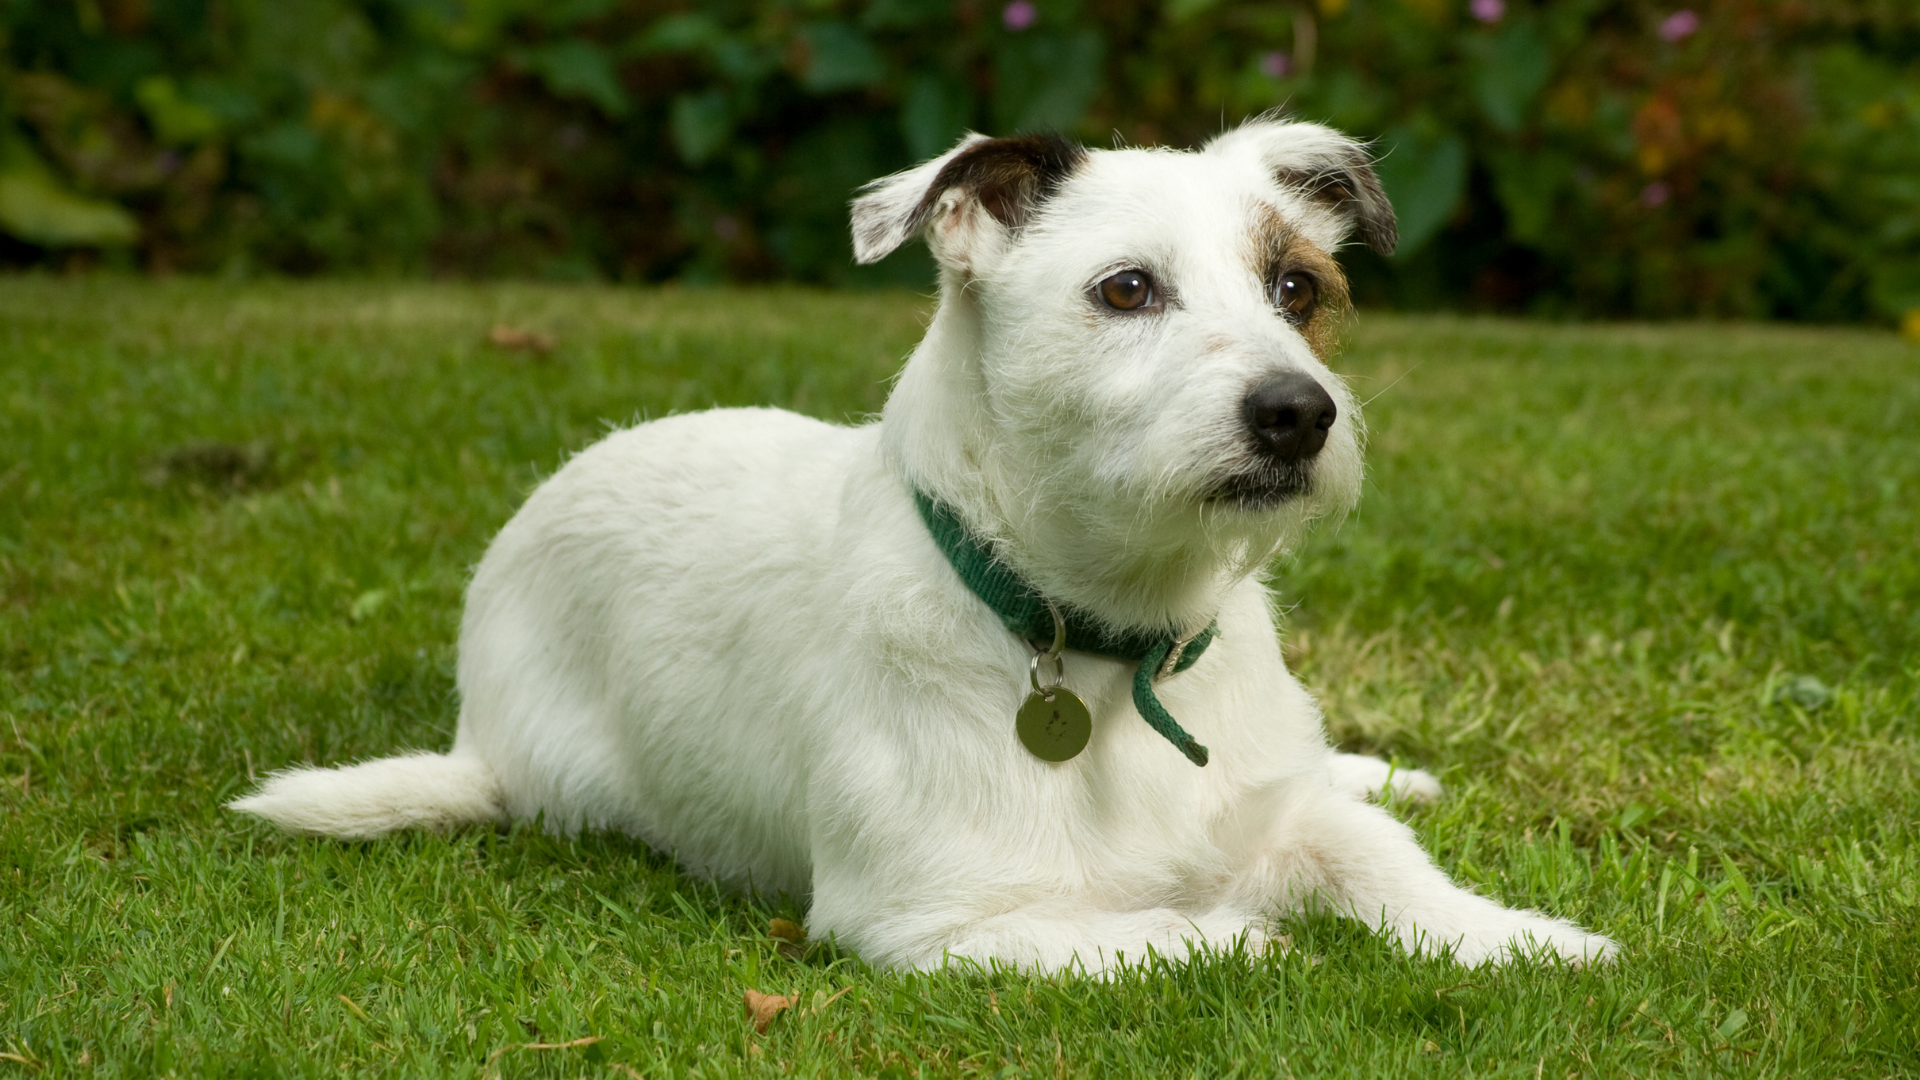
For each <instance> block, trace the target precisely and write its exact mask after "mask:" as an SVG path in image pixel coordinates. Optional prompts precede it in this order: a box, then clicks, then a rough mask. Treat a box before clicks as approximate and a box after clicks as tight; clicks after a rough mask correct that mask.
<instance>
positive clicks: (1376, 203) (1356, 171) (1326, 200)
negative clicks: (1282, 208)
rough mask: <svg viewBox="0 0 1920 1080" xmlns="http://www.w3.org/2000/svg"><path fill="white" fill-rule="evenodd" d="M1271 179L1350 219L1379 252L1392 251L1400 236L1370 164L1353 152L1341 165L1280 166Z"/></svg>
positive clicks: (1384, 253)
mask: <svg viewBox="0 0 1920 1080" xmlns="http://www.w3.org/2000/svg"><path fill="white" fill-rule="evenodd" d="M1274 179H1275V180H1278V181H1279V182H1280V185H1281V186H1282V187H1290V188H1297V189H1299V190H1301V191H1302V192H1304V193H1305V194H1306V196H1307V197H1308V198H1310V199H1312V200H1314V201H1315V202H1317V203H1320V204H1321V205H1323V206H1325V207H1327V208H1328V209H1330V210H1332V211H1333V212H1334V213H1336V214H1339V215H1340V216H1342V217H1345V218H1347V219H1349V220H1350V221H1352V222H1353V225H1354V227H1355V228H1356V229H1357V230H1359V233H1360V238H1361V239H1362V240H1364V241H1366V245H1367V246H1368V247H1370V248H1372V249H1373V250H1375V251H1377V252H1379V253H1380V254H1382V255H1391V254H1393V248H1394V245H1395V244H1397V243H1399V239H1400V235H1399V223H1398V222H1397V221H1396V219H1395V218H1394V215H1393V204H1392V203H1391V202H1388V201H1387V192H1386V189H1385V188H1382V187H1381V186H1380V178H1379V177H1377V176H1375V175H1374V174H1373V166H1372V165H1370V164H1368V163H1367V160H1366V159H1365V158H1364V157H1361V156H1359V155H1358V152H1357V151H1356V156H1355V157H1354V158H1353V159H1352V160H1351V161H1348V162H1345V163H1343V164H1340V165H1332V166H1322V167H1310V168H1291V169H1281V170H1279V171H1278V172H1277V173H1275V174H1274Z"/></svg>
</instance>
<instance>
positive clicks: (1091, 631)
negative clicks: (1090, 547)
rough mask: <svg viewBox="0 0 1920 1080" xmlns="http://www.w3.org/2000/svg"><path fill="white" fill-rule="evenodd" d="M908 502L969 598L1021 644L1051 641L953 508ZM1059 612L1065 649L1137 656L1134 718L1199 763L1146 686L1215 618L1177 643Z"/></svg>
mask: <svg viewBox="0 0 1920 1080" xmlns="http://www.w3.org/2000/svg"><path fill="white" fill-rule="evenodd" d="M913 502H914V505H915V506H918V507H919V508H920V520H922V521H924V522H926V523H927V531H928V532H930V533H932V534H933V541H934V543H936V544H938V545H940V551H941V552H942V553H943V554H945V555H946V557H947V562H949V563H951V564H953V569H954V570H955V572H957V573H958V574H959V575H960V580H961V581H964V582H966V584H967V588H969V589H972V590H973V593H974V595H975V596H978V597H979V598H980V599H981V600H984V601H986V604H987V606H988V607H989V608H992V609H993V613H994V614H995V615H998V616H1000V621H1001V622H1002V623H1004V624H1006V627H1007V629H1008V630H1011V631H1013V632H1014V633H1015V634H1017V635H1019V636H1020V637H1021V638H1022V639H1023V640H1026V641H1029V642H1033V641H1051V640H1053V614H1052V612H1050V611H1049V610H1048V608H1047V601H1046V598H1045V597H1043V596H1041V595H1040V593H1039V590H1037V589H1035V588H1034V587H1033V586H1032V585H1030V584H1028V583H1027V581H1026V579H1024V578H1022V577H1021V576H1020V575H1019V574H1017V573H1015V572H1014V570H1013V568H1012V567H1009V566H1008V565H1007V564H1005V563H1003V562H1001V561H1000V560H999V559H997V558H995V557H994V554H993V552H992V551H990V550H988V548H987V546H986V545H985V544H983V543H981V542H980V541H979V539H977V538H976V537H975V536H974V535H973V534H972V533H971V532H968V531H967V527H966V525H965V524H964V523H962V522H961V520H960V516H959V515H958V514H956V513H954V510H953V507H951V506H948V505H947V504H945V503H942V502H938V501H936V500H935V499H934V498H933V496H931V495H928V494H927V493H926V492H924V491H921V490H920V489H918V488H915V489H914V492H913ZM1061 615H1062V617H1063V618H1064V619H1065V621H1066V624H1067V648H1069V649H1073V650H1075V651H1077V652H1087V653H1094V654H1095V655H1098V656H1107V657H1112V658H1113V659H1115V660H1126V661H1139V664H1140V669H1139V670H1138V671H1137V672H1135V673H1134V676H1133V705H1134V708H1136V709H1139V710H1140V715H1141V717H1142V718H1143V719H1145V720H1146V722H1147V724H1148V725H1149V726H1151V727H1152V728H1153V730H1155V731H1157V732H1159V733H1160V734H1161V735H1163V736H1165V737H1166V740H1167V741H1168V742H1170V743H1172V744H1173V745H1174V746H1175V747H1177V748H1178V749H1179V751H1180V752H1181V753H1183V754H1185V755H1186V756H1187V760H1188V761H1191V762H1193V763H1194V764H1195V765H1205V764H1206V763H1207V748H1206V747H1204V746H1201V745H1200V744H1199V743H1197V742H1194V741H1193V736H1191V735H1189V734H1187V733H1186V731H1185V730H1183V729H1182V728H1181V727H1180V725H1179V723H1177V722H1176V721H1175V720H1174V719H1173V716H1172V714H1170V713H1168V712H1167V707H1166V706H1165V705H1162V704H1160V699H1159V698H1158V697H1156V696H1155V695H1154V692H1153V680H1154V679H1156V678H1159V677H1161V676H1163V675H1167V674H1173V673H1176V672H1181V671H1185V670H1187V669H1188V668H1190V667H1192V666H1193V665H1194V663H1195V662H1196V661H1198V660H1199V659H1200V654H1202V653H1204V652H1206V651H1207V646H1208V645H1211V644H1213V639H1214V638H1215V637H1216V636H1218V635H1219V633H1220V624H1219V622H1218V621H1215V622H1212V623H1209V624H1207V628H1206V629H1205V630H1202V631H1200V632H1199V633H1198V634H1195V635H1194V636H1193V637H1192V639H1191V640H1188V641H1184V642H1183V641H1182V640H1181V639H1180V636H1179V635H1178V634H1176V633H1173V632H1170V631H1154V630H1129V631H1118V632H1117V631H1114V630H1112V629H1111V628H1109V627H1107V626H1106V625H1105V624H1103V623H1101V622H1100V621H1099V620H1097V619H1094V618H1093V617H1091V616H1089V615H1087V614H1086V613H1084V612H1081V611H1076V610H1075V609H1073V608H1066V607H1063V608H1062V609H1061ZM1169 658H1172V661H1173V662H1172V663H1171V664H1169V663H1168V662H1167V661H1168V659H1169Z"/></svg>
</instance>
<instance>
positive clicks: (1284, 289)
mask: <svg viewBox="0 0 1920 1080" xmlns="http://www.w3.org/2000/svg"><path fill="white" fill-rule="evenodd" d="M1318 300H1319V295H1318V292H1317V290H1316V289H1315V288H1314V285H1313V276H1312V275H1311V274H1300V273H1292V274H1282V275H1280V280H1279V282H1277V283H1276V284H1275V285H1274V287H1273V306H1275V307H1277V308H1279V309H1280V312H1281V314H1283V315H1285V316H1286V317H1287V321H1288V322H1290V323H1294V324H1296V325H1298V324H1300V323H1303V322H1306V321H1307V320H1308V319H1311V318H1313V306H1314V304H1315V303H1316V302H1317V301H1318Z"/></svg>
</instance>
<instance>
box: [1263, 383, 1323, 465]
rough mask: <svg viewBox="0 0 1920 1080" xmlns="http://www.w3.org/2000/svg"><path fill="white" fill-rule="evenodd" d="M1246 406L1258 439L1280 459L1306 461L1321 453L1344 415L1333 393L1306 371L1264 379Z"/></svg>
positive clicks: (1268, 450) (1267, 450)
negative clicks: (1322, 386)
mask: <svg viewBox="0 0 1920 1080" xmlns="http://www.w3.org/2000/svg"><path fill="white" fill-rule="evenodd" d="M1246 410H1247V426H1248V427H1249V428H1252V429H1253V439H1254V443H1255V444H1256V445H1257V446H1259V447H1260V448H1261V449H1262V450H1265V451H1266V452H1267V453H1269V454H1271V455H1273V456H1274V457H1275V458H1276V459H1278V460H1280V461H1305V460H1306V459H1308V458H1310V457H1312V456H1313V455H1315V454H1317V453H1319V452H1320V448H1321V447H1323V446H1325V445H1327V432H1328V431H1329V430H1331V429H1332V428H1333V419H1334V417H1336V416H1338V415H1340V412H1339V410H1338V409H1335V408H1334V407H1333V397H1332V395H1330V394H1328V393H1327V392H1326V390H1324V389H1322V388H1321V386H1320V384H1319V383H1318V382H1316V381H1314V378H1313V376H1311V375H1308V374H1307V373H1305V372H1303V371H1289V372H1285V373H1284V374H1280V375H1273V376H1270V377H1268V378H1266V379H1264V380H1262V381H1261V382H1260V383H1259V384H1258V385H1256V386H1255V387H1254V388H1253V391H1252V392H1251V393H1249V394H1248V395H1247V402H1246Z"/></svg>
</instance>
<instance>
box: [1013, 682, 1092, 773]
mask: <svg viewBox="0 0 1920 1080" xmlns="http://www.w3.org/2000/svg"><path fill="white" fill-rule="evenodd" d="M1014 731H1015V732H1017V733H1018V734H1019V736H1020V745H1021V746H1024V747H1026V748H1027V752H1028V753H1031V754H1032V755H1033V756H1034V757H1037V758H1039V759H1040V760H1041V761H1066V760H1067V759H1068V758H1071V757H1073V756H1074V755H1075V754H1078V753H1079V752H1080V751H1082V750H1085V749H1086V748H1087V740H1088V739H1090V738H1092V737H1093V717H1092V716H1091V715H1090V714H1089V713H1088V712H1087V703H1086V702H1084V701H1081V700H1080V698H1079V695H1077V694H1075V693H1074V692H1073V691H1071V690H1069V689H1067V688H1066V687H1064V686H1049V687H1047V688H1046V689H1045V690H1044V691H1035V692H1034V693H1031V694H1028V695H1027V702H1026V704H1024V705H1022V706H1020V712H1019V714H1018V715H1017V717H1016V718H1015V720H1014Z"/></svg>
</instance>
